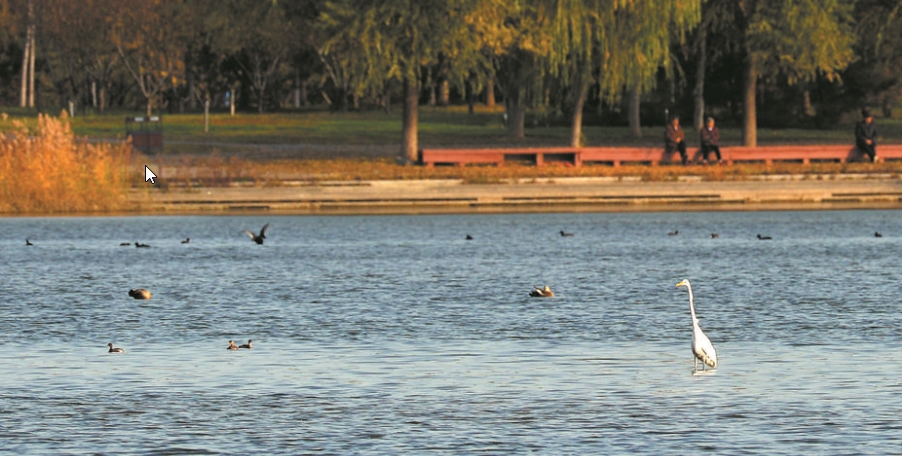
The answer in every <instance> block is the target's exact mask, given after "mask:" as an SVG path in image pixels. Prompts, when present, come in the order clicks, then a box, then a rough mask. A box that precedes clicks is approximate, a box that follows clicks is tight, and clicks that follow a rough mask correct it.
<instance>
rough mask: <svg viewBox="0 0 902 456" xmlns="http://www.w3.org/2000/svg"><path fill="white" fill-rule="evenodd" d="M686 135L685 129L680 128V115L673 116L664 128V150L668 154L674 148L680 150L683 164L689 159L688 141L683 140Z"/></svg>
mask: <svg viewBox="0 0 902 456" xmlns="http://www.w3.org/2000/svg"><path fill="white" fill-rule="evenodd" d="M684 136H685V134H684V133H683V129H682V128H680V116H673V119H671V120H670V123H669V124H667V128H665V129H664V151H665V152H666V153H667V154H668V155H669V154H672V153H673V152H674V150H677V151H679V152H680V160H682V162H683V165H686V163H687V162H688V161H689V157H688V156H686V142H685V141H683V137H684Z"/></svg>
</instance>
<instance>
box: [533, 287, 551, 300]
mask: <svg viewBox="0 0 902 456" xmlns="http://www.w3.org/2000/svg"><path fill="white" fill-rule="evenodd" d="M533 288H535V290H532V291H530V292H529V295H530V296H532V297H533V298H553V297H554V292H552V291H551V288H550V287H549V286H548V285H545V286H544V287H542V288H539V287H537V286H533Z"/></svg>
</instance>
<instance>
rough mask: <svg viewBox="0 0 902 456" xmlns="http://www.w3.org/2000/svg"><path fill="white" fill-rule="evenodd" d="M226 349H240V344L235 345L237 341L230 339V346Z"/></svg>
mask: <svg viewBox="0 0 902 456" xmlns="http://www.w3.org/2000/svg"><path fill="white" fill-rule="evenodd" d="M226 350H238V346H237V345H235V341H234V340H230V341H229V346H228V347H226Z"/></svg>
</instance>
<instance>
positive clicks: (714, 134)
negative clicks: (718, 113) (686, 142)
mask: <svg viewBox="0 0 902 456" xmlns="http://www.w3.org/2000/svg"><path fill="white" fill-rule="evenodd" d="M699 137H700V139H701V143H702V163H704V164H706V165H707V164H708V155H710V154H711V151H714V154H715V155H717V163H720V164H723V158H721V156H720V144H719V142H720V130H718V129H717V127H715V126H714V118H713V117H708V120H706V121H705V126H704V127H702V129H701V130H699Z"/></svg>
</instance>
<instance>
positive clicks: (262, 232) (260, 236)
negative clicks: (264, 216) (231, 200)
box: [244, 223, 269, 245]
mask: <svg viewBox="0 0 902 456" xmlns="http://www.w3.org/2000/svg"><path fill="white" fill-rule="evenodd" d="M268 227H269V223H267V224H266V225H263V228H261V229H260V234H254V233H253V232H251V231H249V230H244V234H246V235H248V236H250V237H251V240H252V241H254V242H256V243H257V244H261V245H262V244H263V240H264V239H266V228H268Z"/></svg>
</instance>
